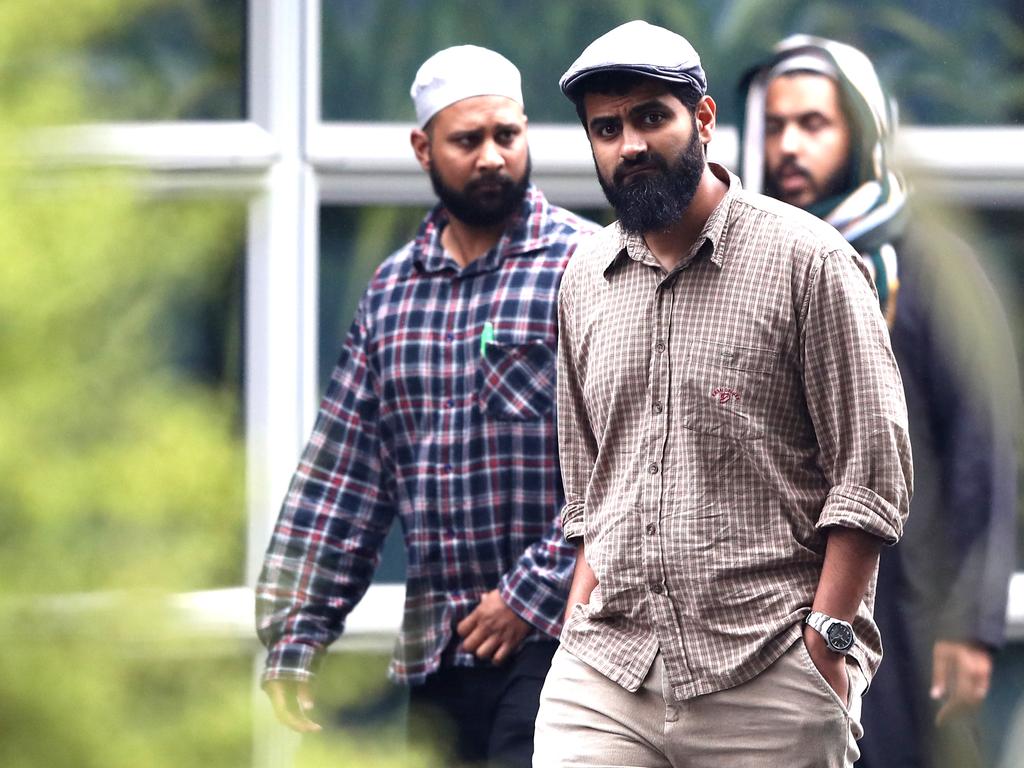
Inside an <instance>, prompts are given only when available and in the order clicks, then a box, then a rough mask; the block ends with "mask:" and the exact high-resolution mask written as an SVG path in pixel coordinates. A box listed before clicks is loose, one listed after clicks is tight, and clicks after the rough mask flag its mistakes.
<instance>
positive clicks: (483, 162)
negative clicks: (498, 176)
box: [476, 141, 505, 171]
mask: <svg viewBox="0 0 1024 768" xmlns="http://www.w3.org/2000/svg"><path fill="white" fill-rule="evenodd" d="M476 165H477V168H479V169H480V170H482V171H497V170H500V169H501V168H504V167H505V156H504V155H503V154H501V152H500V151H499V148H498V145H497V144H496V143H495V142H493V141H485V142H484V143H483V144H482V145H481V146H480V154H479V155H478V156H477V160H476Z"/></svg>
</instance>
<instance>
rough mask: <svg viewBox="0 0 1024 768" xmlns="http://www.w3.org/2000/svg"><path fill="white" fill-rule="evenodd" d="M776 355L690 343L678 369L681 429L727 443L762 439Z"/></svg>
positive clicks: (706, 342)
mask: <svg viewBox="0 0 1024 768" xmlns="http://www.w3.org/2000/svg"><path fill="white" fill-rule="evenodd" d="M777 363H778V353H777V352H774V351H772V350H770V349H760V348H757V347H741V346H737V345H735V344H720V343H718V342H714V341H694V342H691V343H690V344H688V345H687V347H686V353H685V361H684V365H683V390H684V391H683V393H682V394H683V399H682V403H681V410H682V415H683V426H685V427H686V428H687V429H692V430H694V431H696V432H702V433H704V434H708V435H718V436H720V437H726V438H732V439H755V438H759V437H763V436H764V413H763V409H764V406H765V400H766V397H767V396H768V393H769V390H770V389H771V388H770V387H769V383H770V379H771V377H772V375H773V374H774V373H775V367H776V365H777Z"/></svg>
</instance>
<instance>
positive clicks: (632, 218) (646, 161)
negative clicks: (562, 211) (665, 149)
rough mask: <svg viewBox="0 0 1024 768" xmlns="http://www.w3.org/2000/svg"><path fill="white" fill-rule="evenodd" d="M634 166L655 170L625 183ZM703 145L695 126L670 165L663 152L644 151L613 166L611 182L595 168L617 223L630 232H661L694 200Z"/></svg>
mask: <svg viewBox="0 0 1024 768" xmlns="http://www.w3.org/2000/svg"><path fill="white" fill-rule="evenodd" d="M637 166H653V168H654V170H652V171H650V172H648V173H646V174H644V175H642V176H638V177H637V178H635V179H634V180H633V181H631V182H629V183H628V184H627V183H625V181H624V176H625V175H626V174H627V173H629V172H630V171H631V170H632V169H633V168H635V167H637ZM704 166H705V159H704V147H703V145H702V144H701V141H700V136H699V135H698V134H697V131H696V126H694V131H693V134H692V135H691V137H690V142H689V144H688V145H687V146H686V148H685V149H684V150H683V151H682V152H680V153H679V154H678V155H677V156H676V158H675V161H674V162H673V163H672V165H671V166H670V165H669V164H668V161H666V160H665V158H664V157H663V156H662V155H659V154H657V153H655V152H645V153H643V154H642V155H641V156H639V157H637V158H636V159H635V160H631V161H624V162H622V163H620V164H619V166H618V167H617V168H616V169H615V173H614V175H613V176H612V181H611V183H608V181H606V180H605V178H604V176H603V175H602V174H601V172H600V170H598V173H597V178H598V180H599V181H600V182H601V189H603V190H604V195H605V197H606V198H608V202H609V203H611V205H612V207H613V208H614V209H615V213H616V214H618V217H619V226H620V227H622V229H623V230H624V231H626V232H628V233H630V234H635V235H642V234H643V233H644V232H660V231H664V230H666V229H668V228H669V227H671V226H672V225H673V224H674V223H675V222H677V221H678V220H679V219H680V218H681V217H682V215H683V213H685V212H686V209H687V208H689V206H690V203H691V202H693V196H694V195H695V194H696V193H697V186H698V185H699V184H700V179H701V176H702V175H703V173H704Z"/></svg>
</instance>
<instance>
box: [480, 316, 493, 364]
mask: <svg viewBox="0 0 1024 768" xmlns="http://www.w3.org/2000/svg"><path fill="white" fill-rule="evenodd" d="M492 341H494V326H493V325H492V324H491V321H490V320H488V321H487V322H485V323H484V332H483V333H482V334H481V335H480V357H483V356H484V355H486V354H487V345H488V344H490V343H491V342H492Z"/></svg>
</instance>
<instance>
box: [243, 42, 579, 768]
mask: <svg viewBox="0 0 1024 768" xmlns="http://www.w3.org/2000/svg"><path fill="white" fill-rule="evenodd" d="M411 95H412V99H413V102H414V104H415V107H416V118H417V127H416V128H414V129H413V131H412V135H411V142H412V147H413V151H414V152H415V154H416V158H417V160H418V161H419V162H420V165H421V166H422V167H423V169H424V171H426V172H427V173H428V174H429V175H430V179H431V181H432V183H433V186H434V190H435V191H436V193H437V196H438V198H439V203H438V204H437V205H436V206H435V207H434V209H433V210H432V211H430V212H429V213H428V214H427V216H426V218H425V219H424V220H423V223H422V224H421V226H420V228H419V231H418V233H417V234H416V236H415V238H414V239H413V240H411V241H410V242H409V243H407V244H406V245H405V246H404V247H403V248H401V249H400V250H398V251H397V252H395V253H393V254H392V255H391V256H389V257H388V258H387V259H385V260H384V262H383V263H382V264H381V266H380V267H379V268H378V270H377V271H376V274H375V275H374V277H373V279H372V280H371V281H370V285H369V286H368V288H367V289H366V291H365V293H364V295H363V297H362V300H361V302H360V304H359V308H358V311H357V314H356V317H355V320H354V322H353V324H352V327H351V330H350V331H349V334H348V337H347V339H346V341H345V344H344V347H343V348H342V351H341V355H340V358H339V360H338V363H337V366H336V367H335V369H334V373H333V375H332V377H331V382H330V385H329V387H328V389H327V392H326V394H325V396H324V399H323V402H322V404H321V406H320V412H319V417H318V419H317V422H316V426H315V427H314V431H313V435H312V437H311V438H310V440H309V443H308V445H307V446H306V449H305V451H304V453H303V455H302V458H301V460H300V462H299V466H298V469H297V471H296V473H295V475H294V478H293V480H292V483H291V487H290V489H289V491H288V495H287V497H286V499H285V501H284V505H283V507H282V509H281V513H280V517H279V519H278V521H277V525H276V528H275V530H274V533H273V537H272V539H271V541H270V545H269V547H268V549H267V553H266V558H265V560H264V566H263V571H262V574H261V576H260V579H259V584H258V586H257V593H256V600H257V624H258V631H259V635H260V639H261V640H262V641H263V643H264V644H265V645H266V646H267V648H268V651H269V653H268V656H267V664H266V671H265V674H264V688H265V689H266V691H267V693H268V695H269V697H270V699H271V702H272V704H273V706H274V709H275V712H276V713H277V715H278V717H279V718H280V720H281V721H282V722H284V723H285V724H286V725H288V726H290V727H292V728H293V729H295V730H297V731H300V732H308V731H314V730H318V729H319V727H320V726H319V725H318V724H317V723H316V722H315V721H314V720H313V719H312V718H311V717H310V715H311V712H310V710H311V708H312V706H313V696H312V693H311V687H310V682H311V680H312V679H313V676H314V674H315V671H316V669H317V667H318V665H319V664H320V662H321V660H322V659H323V656H324V652H325V651H326V648H327V646H328V645H329V644H330V643H331V642H332V641H334V640H335V639H336V638H337V637H338V636H339V635H340V634H341V632H342V629H343V627H344V622H345V618H346V616H347V615H348V613H349V612H350V611H351V609H352V608H353V607H354V606H355V604H356V603H357V602H358V601H359V599H360V598H361V597H362V596H363V594H364V593H365V591H366V589H367V587H368V586H369V583H370V579H371V577H372V575H373V571H374V568H375V567H376V564H377V561H378V559H379V552H380V547H381V544H382V542H383V540H384V537H385V534H386V533H387V532H388V529H389V528H390V527H391V525H392V523H393V521H394V520H395V519H396V518H397V519H398V520H399V522H400V524H401V527H402V532H403V534H404V538H405V544H406V555H407V562H408V565H407V581H406V598H405V615H404V620H403V622H402V628H401V633H400V635H399V638H398V641H397V643H396V645H395V652H394V656H393V659H392V663H391V667H390V676H391V677H392V679H393V680H395V681H396V682H398V683H401V684H407V685H409V686H411V701H410V725H411V728H410V734H411V736H412V737H413V738H414V740H415V741H416V742H417V743H419V742H420V740H421V738H422V739H423V740H428V741H433V742H434V743H435V746H436V745H440V746H441V747H442V748H445V749H446V750H447V751H450V754H444V755H442V756H441V761H442V764H443V765H446V766H447V765H453V764H460V765H462V764H465V765H469V764H473V765H484V764H486V765H494V766H528V765H529V763H530V755H531V753H532V750H533V724H534V720H535V716H536V711H537V701H538V696H539V693H540V688H541V685H542V683H543V679H544V675H545V674H546V672H547V669H548V665H549V663H550V659H551V655H552V654H553V652H554V649H555V647H556V642H555V638H557V637H558V633H559V631H560V629H561V620H562V616H563V613H564V608H565V596H566V593H567V590H568V586H569V579H570V577H571V574H572V566H573V552H572V548H571V547H569V546H568V545H567V544H566V543H565V541H564V539H563V537H562V533H561V527H560V524H559V519H558V509H559V508H560V506H561V504H562V502H563V496H562V488H561V482H560V477H559V471H558V463H557V456H556V447H555V424H554V395H555V391H554V383H555V367H556V366H555V350H556V329H557V323H556V300H557V292H558V286H559V282H560V280H561V275H562V271H563V269H564V267H565V264H566V262H567V261H568V259H569V257H570V255H571V254H572V252H573V250H574V249H575V247H576V244H577V241H578V239H579V237H580V235H581V233H583V232H585V231H592V230H594V229H596V228H595V227H594V226H593V225H592V224H590V223H589V222H587V221H584V220H582V219H579V218H577V217H576V216H574V215H573V214H571V213H570V212H568V211H565V210H563V209H561V208H557V207H555V206H553V205H551V204H550V203H548V201H547V200H546V199H545V198H544V195H543V194H542V193H541V192H540V190H538V189H537V188H536V187H534V186H533V185H532V184H531V183H530V155H529V150H528V147H527V141H526V126H527V120H526V115H525V114H524V111H523V96H522V90H521V86H520V78H519V72H518V70H517V69H516V68H515V66H513V65H512V63H511V62H509V61H508V60H507V59H505V58H504V57H503V56H501V55H499V54H497V53H495V52H493V51H489V50H486V49H484V48H479V47H476V46H470V45H465V46H457V47H454V48H448V49H446V50H443V51H441V52H439V53H437V54H435V55H434V56H432V57H431V58H430V59H428V60H427V61H426V62H425V63H424V64H423V65H422V67H421V68H420V70H419V72H418V73H417V74H416V79H415V82H414V83H413V86H412V91H411Z"/></svg>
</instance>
